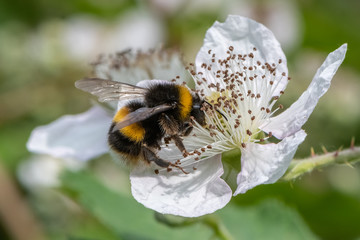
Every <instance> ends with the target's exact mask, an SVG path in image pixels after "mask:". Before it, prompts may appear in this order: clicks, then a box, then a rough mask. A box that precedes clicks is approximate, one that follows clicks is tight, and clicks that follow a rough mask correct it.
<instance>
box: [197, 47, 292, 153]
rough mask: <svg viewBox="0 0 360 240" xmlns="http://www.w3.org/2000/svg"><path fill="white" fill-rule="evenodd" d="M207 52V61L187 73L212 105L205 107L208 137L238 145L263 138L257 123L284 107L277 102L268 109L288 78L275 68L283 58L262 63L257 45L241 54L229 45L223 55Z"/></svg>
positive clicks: (281, 91) (242, 145)
mask: <svg viewBox="0 0 360 240" xmlns="http://www.w3.org/2000/svg"><path fill="white" fill-rule="evenodd" d="M208 54H209V60H210V61H208V62H204V63H202V64H201V65H200V69H199V66H197V69H196V70H197V72H196V71H195V70H194V65H191V66H192V69H191V70H190V72H191V74H192V75H193V77H194V80H195V82H196V87H197V91H198V93H199V94H200V96H201V97H203V98H205V99H206V101H208V102H209V103H210V104H211V105H212V106H205V112H206V118H207V119H206V120H207V127H206V128H207V129H208V130H209V134H210V136H211V137H212V138H214V140H215V141H218V140H224V139H227V141H228V143H227V144H230V145H233V146H237V147H246V143H248V142H258V141H263V140H264V138H263V135H262V134H260V133H261V130H260V129H259V126H260V125H261V124H262V123H263V122H264V120H266V119H268V118H270V117H271V116H272V115H273V114H274V113H275V112H276V111H277V110H278V109H282V108H283V107H282V105H279V107H278V108H276V109H275V110H274V111H272V110H271V109H272V108H273V106H274V105H275V103H276V101H277V100H278V99H279V97H280V95H282V94H283V93H284V91H283V89H284V88H285V85H286V82H287V80H289V79H290V78H288V77H287V76H286V73H285V72H280V71H279V70H278V68H279V66H280V65H281V64H282V63H283V60H282V59H278V61H277V62H276V63H269V62H265V61H263V59H262V58H261V57H260V56H258V55H260V54H258V52H257V49H256V48H253V51H252V52H249V53H246V54H240V53H235V50H234V47H232V46H230V47H229V48H228V51H227V52H226V54H225V56H224V57H223V58H221V57H218V56H216V55H215V54H214V53H212V51H211V50H209V51H208ZM284 82H285V83H284ZM218 112H221V113H222V114H219V113H218ZM222 115H223V116H222ZM224 118H226V119H224ZM270 135H271V134H270Z"/></svg>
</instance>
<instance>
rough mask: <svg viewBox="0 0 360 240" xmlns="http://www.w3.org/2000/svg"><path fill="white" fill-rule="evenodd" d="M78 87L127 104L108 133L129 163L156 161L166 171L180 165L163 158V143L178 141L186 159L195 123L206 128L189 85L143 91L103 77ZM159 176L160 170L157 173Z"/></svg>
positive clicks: (162, 84)
mask: <svg viewBox="0 0 360 240" xmlns="http://www.w3.org/2000/svg"><path fill="white" fill-rule="evenodd" d="M75 86H76V87H77V88H79V89H81V90H83V91H85V92H89V93H91V94H93V95H95V96H97V97H98V99H99V101H100V102H107V101H123V100H127V101H126V104H125V105H124V106H123V107H121V108H120V109H119V110H118V111H117V113H116V114H115V116H114V118H113V121H112V123H111V126H110V129H109V132H108V143H109V146H110V148H111V149H112V150H113V151H114V152H116V153H118V154H120V155H122V156H123V158H124V159H125V162H126V163H127V164H130V165H137V164H139V161H142V162H145V163H148V164H149V163H151V162H154V163H155V164H156V165H158V166H159V167H162V168H167V169H168V170H169V171H170V170H171V167H176V168H178V169H180V170H181V171H183V172H184V173H186V172H185V171H184V170H183V169H182V168H181V167H180V166H179V165H178V164H177V163H172V162H169V161H167V160H164V159H161V158H160V157H158V156H157V152H158V151H159V150H161V144H162V141H163V140H164V141H165V142H168V141H174V143H175V145H176V146H177V148H178V149H179V150H180V151H181V152H182V154H183V155H184V156H187V155H188V153H187V151H186V149H185V147H184V144H183V142H182V138H181V137H183V136H188V135H189V134H190V133H191V131H192V129H193V126H192V121H194V120H195V121H196V122H198V123H199V124H200V125H205V114H204V112H203V108H202V106H203V104H204V103H207V102H206V101H204V100H202V99H201V98H200V97H199V95H198V94H197V93H195V92H192V91H190V90H189V89H188V88H187V87H186V86H184V85H180V84H176V83H173V82H165V81H164V82H159V81H153V82H149V87H147V88H143V87H139V86H134V85H130V84H126V83H121V82H115V81H111V80H106V79H100V78H85V79H82V80H79V81H76V83H75ZM155 172H156V173H158V171H157V170H156V171H155Z"/></svg>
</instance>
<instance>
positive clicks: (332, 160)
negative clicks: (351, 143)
mask: <svg viewBox="0 0 360 240" xmlns="http://www.w3.org/2000/svg"><path fill="white" fill-rule="evenodd" d="M357 161H360V147H352V148H349V149H346V150H342V151H336V152H330V153H325V154H322V155H317V156H312V157H309V158H305V159H300V160H297V159H294V160H293V161H292V162H291V164H290V166H289V168H288V170H287V171H286V173H285V175H284V176H283V177H282V178H281V179H280V181H291V180H295V179H296V178H298V177H300V176H302V175H304V174H305V173H308V172H311V171H313V170H315V169H319V168H323V167H325V166H328V165H333V164H354V163H355V162H357Z"/></svg>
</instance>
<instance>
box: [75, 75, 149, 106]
mask: <svg viewBox="0 0 360 240" xmlns="http://www.w3.org/2000/svg"><path fill="white" fill-rule="evenodd" d="M75 87H77V88H78V89H81V90H83V91H85V92H89V93H91V94H93V95H95V96H97V97H98V99H99V101H100V102H108V101H121V100H130V99H138V98H143V97H144V95H145V93H146V91H147V89H145V88H142V87H137V86H134V85H130V84H126V83H122V82H115V81H111V80H106V79H101V78H84V79H81V80H78V81H76V82H75Z"/></svg>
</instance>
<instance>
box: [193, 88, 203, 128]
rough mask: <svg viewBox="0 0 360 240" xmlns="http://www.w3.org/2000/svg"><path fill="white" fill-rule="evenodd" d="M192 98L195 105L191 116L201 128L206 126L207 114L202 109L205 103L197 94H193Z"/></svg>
mask: <svg viewBox="0 0 360 240" xmlns="http://www.w3.org/2000/svg"><path fill="white" fill-rule="evenodd" d="M192 97H193V105H192V109H191V113H190V115H191V116H192V117H194V119H195V121H196V122H198V123H199V124H200V125H201V126H204V125H205V113H204V111H203V110H202V109H203V104H204V103H205V101H204V100H202V99H201V98H200V97H199V95H198V94H197V93H193V94H192Z"/></svg>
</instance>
